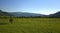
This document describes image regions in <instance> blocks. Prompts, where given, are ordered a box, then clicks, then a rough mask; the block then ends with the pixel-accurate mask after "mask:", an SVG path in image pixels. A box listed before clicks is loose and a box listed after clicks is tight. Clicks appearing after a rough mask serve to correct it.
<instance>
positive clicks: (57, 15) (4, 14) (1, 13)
mask: <svg viewBox="0 0 60 33" xmlns="http://www.w3.org/2000/svg"><path fill="white" fill-rule="evenodd" d="M0 16H16V17H31V16H32V17H35V16H37V17H60V11H59V12H56V13H54V14H50V15H43V14H35V13H27V12H3V11H2V10H0Z"/></svg>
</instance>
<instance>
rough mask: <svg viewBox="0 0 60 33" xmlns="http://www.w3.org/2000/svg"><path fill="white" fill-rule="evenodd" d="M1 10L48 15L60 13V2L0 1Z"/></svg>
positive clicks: (34, 0) (40, 0) (52, 0)
mask: <svg viewBox="0 0 60 33" xmlns="http://www.w3.org/2000/svg"><path fill="white" fill-rule="evenodd" d="M0 9H1V10H4V11H7V12H29V13H40V14H46V15H48V14H52V13H55V12H58V11H60V0H0Z"/></svg>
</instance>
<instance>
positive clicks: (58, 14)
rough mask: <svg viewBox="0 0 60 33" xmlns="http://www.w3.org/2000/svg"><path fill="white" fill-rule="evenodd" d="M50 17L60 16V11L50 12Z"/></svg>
mask: <svg viewBox="0 0 60 33" xmlns="http://www.w3.org/2000/svg"><path fill="white" fill-rule="evenodd" d="M49 17H60V11H59V12H56V13H54V14H50V15H49Z"/></svg>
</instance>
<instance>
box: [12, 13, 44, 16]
mask: <svg viewBox="0 0 60 33" xmlns="http://www.w3.org/2000/svg"><path fill="white" fill-rule="evenodd" d="M11 14H13V15H15V16H18V17H19V16H25V17H29V16H43V14H35V13H27V12H13V13H11Z"/></svg>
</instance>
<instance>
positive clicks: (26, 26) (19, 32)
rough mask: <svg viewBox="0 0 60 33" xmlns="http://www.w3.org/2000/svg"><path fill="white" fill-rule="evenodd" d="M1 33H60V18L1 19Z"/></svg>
mask: <svg viewBox="0 0 60 33" xmlns="http://www.w3.org/2000/svg"><path fill="white" fill-rule="evenodd" d="M0 33H60V18H13V23H10V22H9V18H0Z"/></svg>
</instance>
